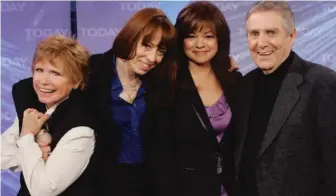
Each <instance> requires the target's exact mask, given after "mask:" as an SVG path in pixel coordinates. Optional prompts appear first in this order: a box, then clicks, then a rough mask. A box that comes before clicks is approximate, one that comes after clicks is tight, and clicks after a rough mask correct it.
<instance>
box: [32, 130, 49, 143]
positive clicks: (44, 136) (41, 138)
mask: <svg viewBox="0 0 336 196" xmlns="http://www.w3.org/2000/svg"><path fill="white" fill-rule="evenodd" d="M51 139H52V138H51V135H50V133H48V131H47V130H46V129H42V130H41V131H40V132H39V133H38V134H37V136H36V142H37V143H38V144H39V145H49V144H50V143H51Z"/></svg>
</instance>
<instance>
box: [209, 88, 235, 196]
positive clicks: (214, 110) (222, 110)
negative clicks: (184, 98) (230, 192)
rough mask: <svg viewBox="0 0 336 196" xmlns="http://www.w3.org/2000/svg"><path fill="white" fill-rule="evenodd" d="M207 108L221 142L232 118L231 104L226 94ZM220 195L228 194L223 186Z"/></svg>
mask: <svg viewBox="0 0 336 196" xmlns="http://www.w3.org/2000/svg"><path fill="white" fill-rule="evenodd" d="M205 109H206V112H207V114H208V117H209V119H210V122H211V125H212V127H213V128H214V129H215V131H216V137H217V141H218V142H220V141H221V139H222V137H223V135H224V132H225V130H226V128H227V127H228V126H229V123H230V121H231V118H232V113H231V109H230V107H229V104H228V103H227V102H226V98H225V96H224V95H222V96H220V97H219V99H218V100H217V102H216V103H215V104H214V105H212V106H209V107H205ZM220 196H227V193H226V191H225V189H224V187H223V186H222V187H221V195H220Z"/></svg>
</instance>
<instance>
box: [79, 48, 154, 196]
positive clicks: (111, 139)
mask: <svg viewBox="0 0 336 196" xmlns="http://www.w3.org/2000/svg"><path fill="white" fill-rule="evenodd" d="M114 61H115V56H114V53H113V51H112V50H109V51H107V52H105V53H102V54H94V55H92V56H91V57H90V62H89V64H90V76H89V82H88V86H87V89H86V91H85V93H86V98H87V101H88V106H89V107H90V108H91V110H92V112H93V113H94V114H95V117H96V118H98V119H99V122H100V125H101V127H99V128H100V130H102V131H101V135H102V140H104V141H103V142H104V147H103V149H104V150H103V151H102V153H101V160H100V166H101V170H100V171H97V175H98V176H99V178H100V179H101V180H100V181H99V182H98V181H97V187H98V188H97V191H100V192H99V193H97V195H111V194H112V195H113V194H114V191H113V187H114V185H113V184H114V182H115V181H116V180H118V176H116V175H115V174H116V173H117V172H116V170H115V169H118V168H117V167H115V166H116V165H117V164H118V156H119V150H120V149H119V147H120V142H121V137H120V136H121V132H120V129H119V128H118V127H117V126H116V124H115V122H114V120H113V118H112V114H111V91H112V88H111V86H112V78H113V77H115V76H116V74H117V73H115V71H114V70H113V62H114ZM145 91H146V88H145ZM145 101H146V111H145V115H144V118H145V119H144V122H145V123H143V124H142V125H141V126H143V127H142V128H140V130H141V132H140V135H141V136H142V139H143V144H144V156H145V162H146V157H147V155H146V154H147V151H148V145H147V143H148V142H147V141H148V140H147V138H148V135H149V134H150V133H151V129H150V127H151V126H149V125H147V122H148V123H150V120H147V119H150V116H149V113H150V112H149V111H150V109H149V107H150V106H149V105H150V104H149V103H148V96H147V93H146V92H145Z"/></svg>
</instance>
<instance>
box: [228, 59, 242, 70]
mask: <svg viewBox="0 0 336 196" xmlns="http://www.w3.org/2000/svg"><path fill="white" fill-rule="evenodd" d="M230 61H231V67H230V68H229V71H230V72H232V71H236V70H238V69H239V67H240V66H239V65H238V64H237V62H236V60H235V59H234V58H233V57H232V56H230Z"/></svg>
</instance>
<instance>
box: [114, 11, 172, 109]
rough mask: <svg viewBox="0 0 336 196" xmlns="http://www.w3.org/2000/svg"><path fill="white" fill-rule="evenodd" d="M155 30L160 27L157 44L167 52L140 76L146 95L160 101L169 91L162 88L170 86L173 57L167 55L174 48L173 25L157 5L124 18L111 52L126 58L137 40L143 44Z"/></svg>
mask: <svg viewBox="0 0 336 196" xmlns="http://www.w3.org/2000/svg"><path fill="white" fill-rule="evenodd" d="M158 30H162V37H161V41H160V43H159V48H160V49H165V50H166V51H167V52H166V53H165V55H164V57H163V59H162V63H161V64H160V65H157V66H155V67H154V68H153V70H151V71H150V72H148V73H147V74H146V75H144V76H142V79H143V80H144V81H145V84H146V90H147V92H149V93H148V94H149V95H150V96H149V99H151V103H153V104H163V102H165V99H166V98H167V97H169V96H166V95H172V94H171V93H163V91H165V92H166V91H168V89H169V87H172V86H173V85H171V82H172V81H174V80H175V76H176V64H174V63H172V61H173V60H175V58H173V56H172V55H170V54H171V53H172V51H174V50H175V45H174V43H175V35H176V33H175V27H174V25H173V24H172V23H171V22H170V20H169V19H168V17H167V16H166V14H165V13H164V12H163V11H162V10H160V9H157V8H144V9H141V10H140V11H138V12H137V13H135V14H134V15H133V16H132V17H131V18H130V19H129V20H128V22H127V23H126V24H125V26H124V27H123V28H122V30H121V31H120V32H119V34H118V35H117V37H116V38H115V40H114V43H113V47H112V52H113V53H114V54H115V55H116V57H119V58H121V59H125V60H130V59H132V58H134V56H135V52H136V47H137V44H138V43H139V41H142V43H141V44H142V45H145V46H146V45H147V44H148V43H149V42H150V41H151V39H152V38H154V36H155V34H156V33H157V31H158ZM166 87H167V88H166ZM169 92H170V91H169ZM163 96H164V97H163Z"/></svg>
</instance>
